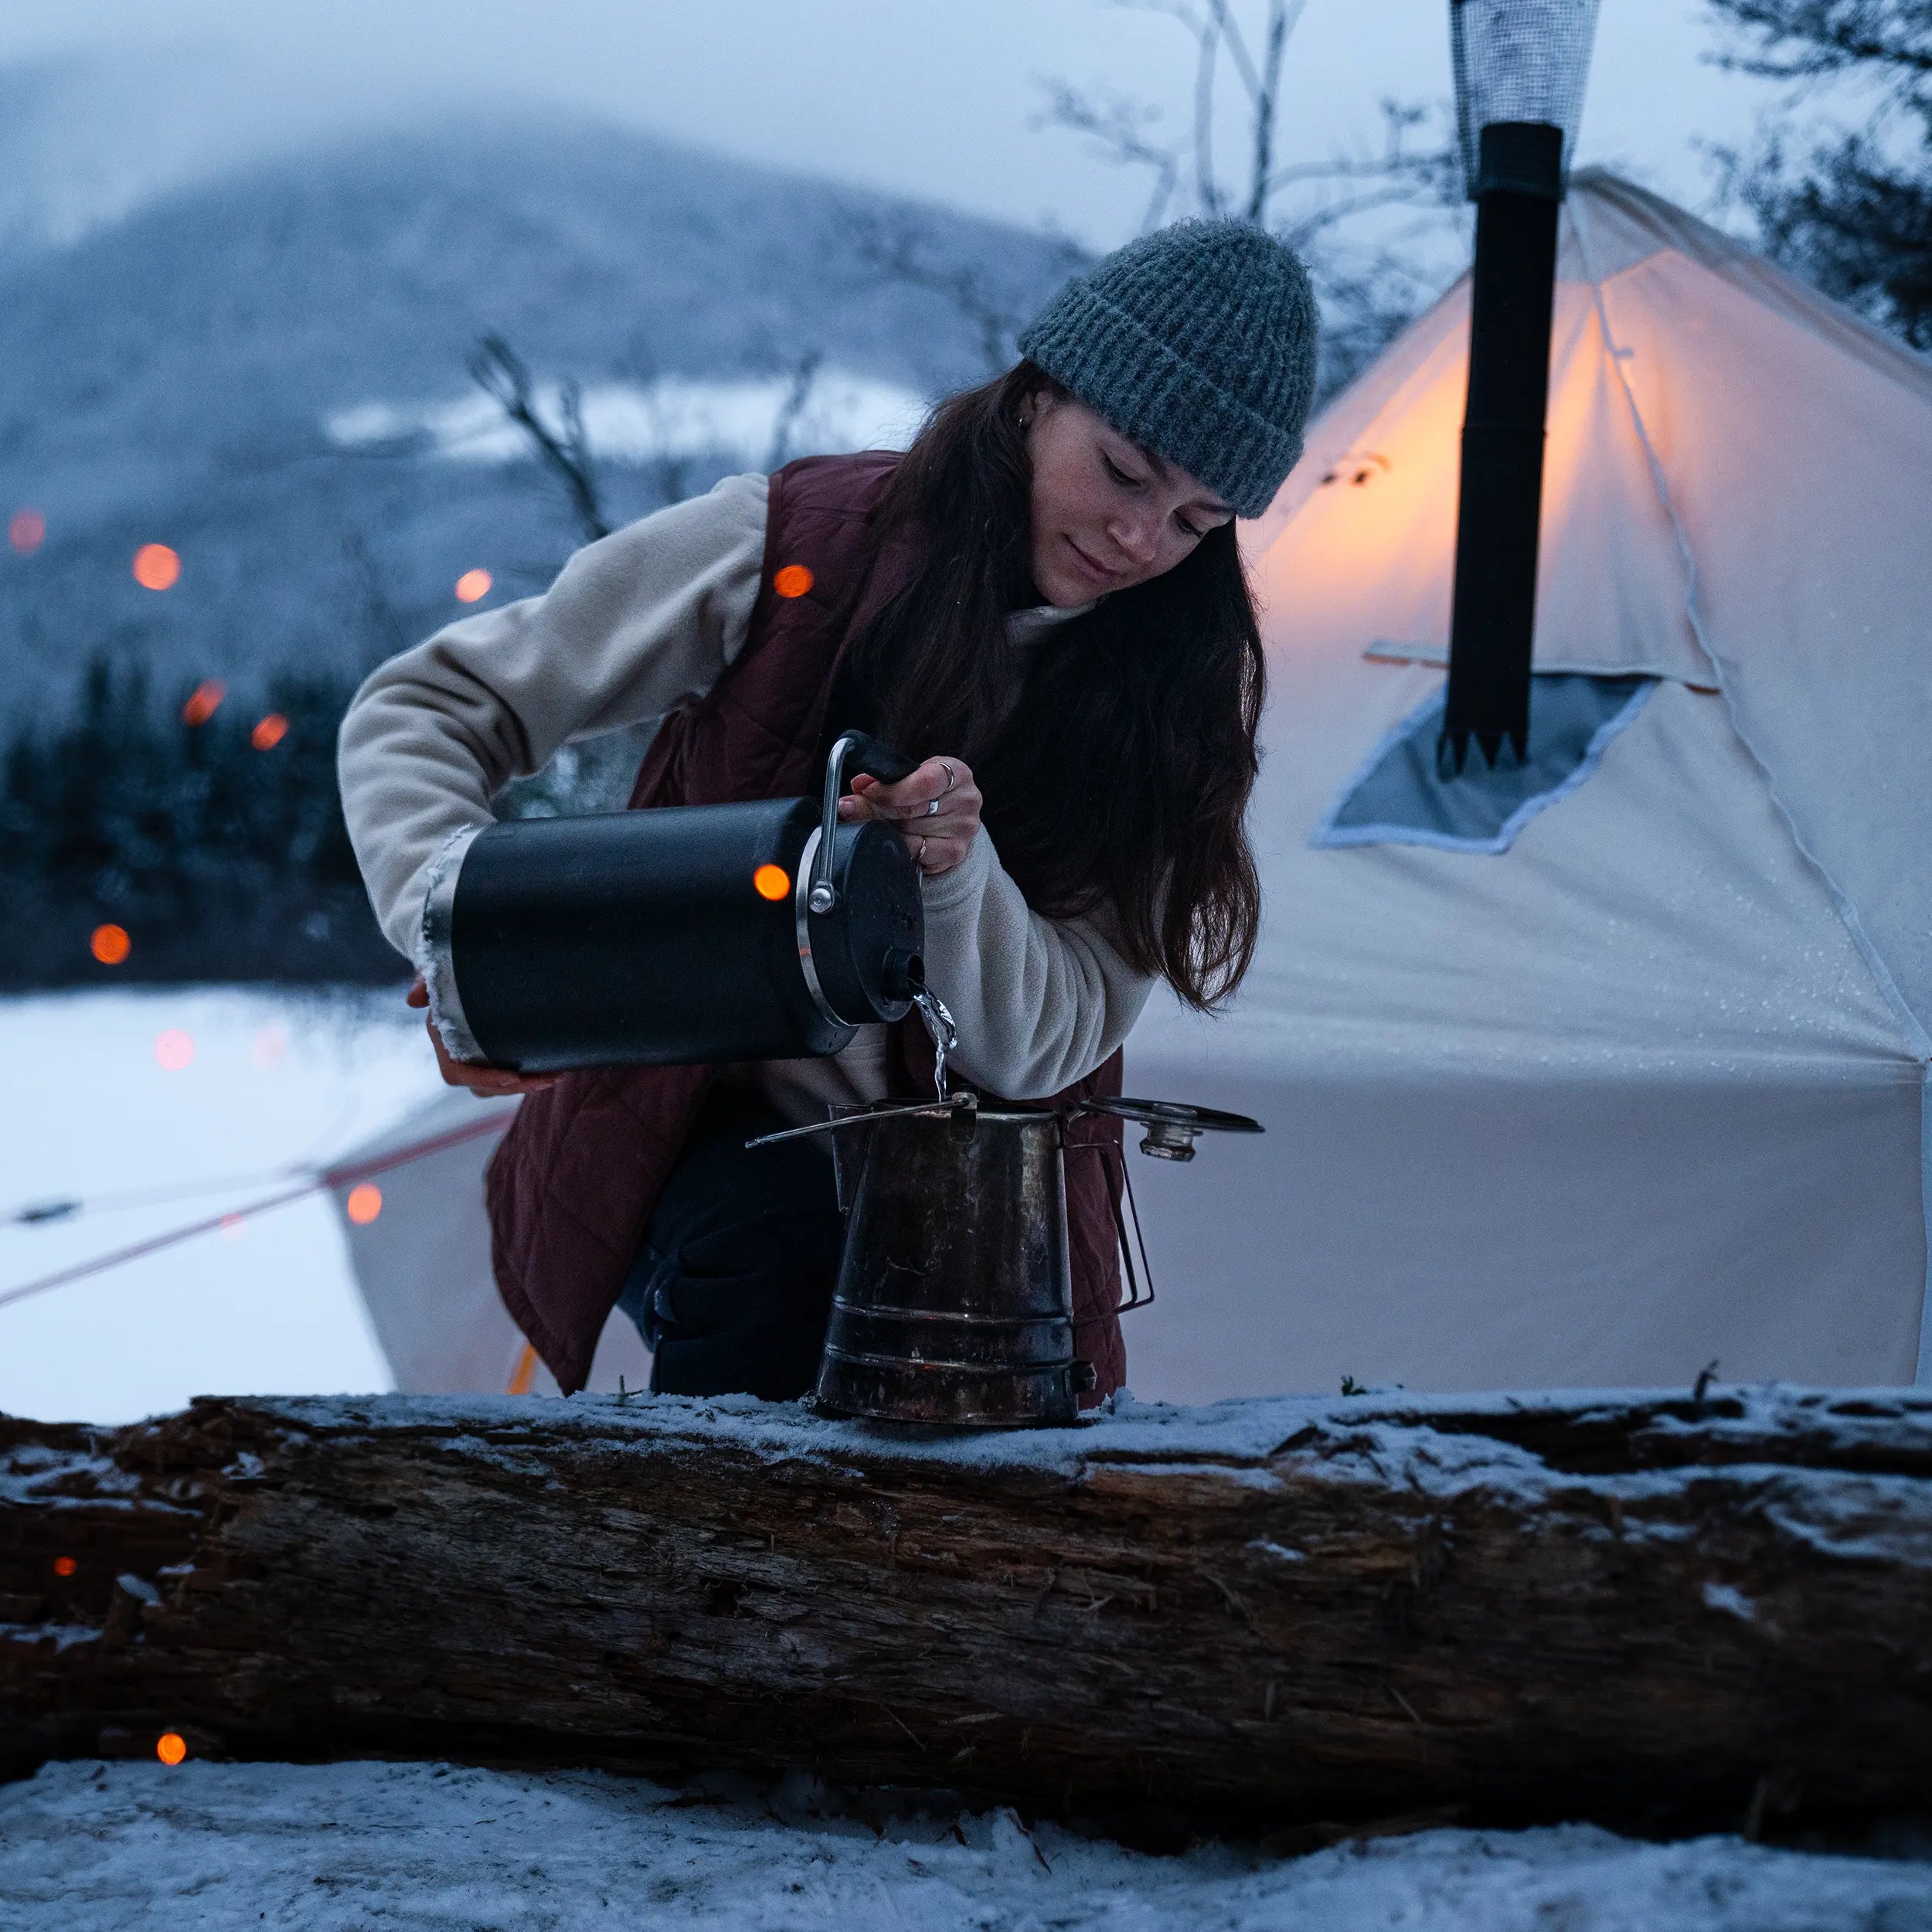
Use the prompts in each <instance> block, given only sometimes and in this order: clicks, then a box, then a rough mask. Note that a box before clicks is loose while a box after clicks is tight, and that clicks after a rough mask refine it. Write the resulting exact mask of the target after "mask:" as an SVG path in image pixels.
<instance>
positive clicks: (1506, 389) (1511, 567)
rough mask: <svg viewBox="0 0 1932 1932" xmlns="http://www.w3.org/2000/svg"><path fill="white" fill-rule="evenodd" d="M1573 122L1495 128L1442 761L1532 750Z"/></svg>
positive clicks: (1485, 138)
mask: <svg viewBox="0 0 1932 1932" xmlns="http://www.w3.org/2000/svg"><path fill="white" fill-rule="evenodd" d="M1562 199H1563V130H1562V129H1561V128H1554V127H1551V126H1549V125H1548V124H1546V123H1544V122H1542V121H1500V122H1496V123H1493V124H1492V125H1490V126H1488V127H1486V128H1484V129H1483V130H1482V133H1481V146H1480V148H1479V150H1478V172H1477V181H1476V264H1475V275H1474V277H1473V278H1472V286H1471V299H1470V318H1469V400H1468V406H1467V409H1466V410H1465V412H1464V418H1463V426H1462V479H1461V495H1460V499H1459V504H1458V523H1457V529H1456V577H1455V591H1454V599H1453V601H1452V604H1451V612H1450V621H1449V689H1448V692H1447V699H1446V701H1445V703H1444V710H1443V720H1442V736H1441V738H1440V741H1439V743H1438V744H1437V752H1436V760H1437V769H1438V770H1440V772H1441V773H1442V774H1443V775H1444V777H1449V776H1451V775H1453V774H1456V773H1458V772H1460V771H1461V770H1462V769H1463V767H1464V763H1465V761H1466V760H1467V759H1468V755H1469V741H1470V740H1471V738H1473V739H1474V740H1475V742H1476V743H1477V745H1478V747H1480V748H1481V752H1482V755H1483V757H1485V759H1486V760H1488V763H1489V764H1490V765H1491V766H1492V767H1494V766H1495V764H1497V763H1498V760H1500V759H1502V757H1505V755H1506V754H1505V750H1504V747H1505V746H1508V747H1509V748H1510V750H1512V751H1513V753H1514V754H1515V760H1516V761H1517V762H1518V763H1521V762H1522V760H1524V759H1525V758H1526V757H1527V756H1528V755H1529V662H1530V647H1531V643H1532V639H1533V637H1534V634H1535V631H1536V536H1537V525H1538V522H1539V517H1540V515H1541V512H1542V507H1543V419H1544V412H1545V410H1546V406H1547V404H1548V401H1549V324H1550V310H1551V306H1552V304H1553V301H1554V298H1555V293H1556V210H1557V207H1558V206H1559V204H1560V202H1561V201H1562Z"/></svg>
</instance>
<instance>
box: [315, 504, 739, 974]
mask: <svg viewBox="0 0 1932 1932" xmlns="http://www.w3.org/2000/svg"><path fill="white" fill-rule="evenodd" d="M766 502H767V483H766V479H765V478H764V477H762V476H734V477H729V478H726V480H725V481H723V482H722V483H720V484H719V485H718V487H717V488H716V489H714V490H713V491H712V492H711V493H710V495H708V496H701V497H695V498H692V500H691V501H690V502H687V503H678V504H674V505H672V506H671V508H669V509H664V510H660V511H658V512H657V513H656V514H655V515H652V516H647V517H645V518H643V519H641V521H639V522H635V523H633V524H631V525H629V526H627V527H626V528H625V529H621V530H619V531H617V532H616V533H615V534H614V535H613V536H607V537H606V538H604V540H603V541H602V542H601V543H593V544H591V545H590V546H588V547H587V548H586V549H581V550H580V551H578V552H577V555H576V556H573V557H572V558H571V560H570V562H569V563H566V565H565V566H563V570H562V572H561V573H560V575H559V576H558V577H557V580H556V582H555V583H553V584H552V585H551V587H550V588H549V590H547V591H546V592H545V593H544V594H543V596H541V597H526V598H525V599H524V600H522V602H521V603H517V604H505V605H504V606H502V608H501V609H498V610H495V611H485V612H483V613H481V614H480V615H478V616H476V617H466V618H464V619H463V620H462V621H461V622H460V623H457V624H451V625H450V626H449V627H448V628H447V629H446V630H444V631H438V632H437V634H436V635H435V636H434V637H433V638H430V640H429V641H428V642H427V643H426V644H420V645H417V647H416V648H415V649H414V650H413V651H404V652H403V654H402V655H401V656H400V657H397V658H391V659H390V660H389V662H388V663H387V664H386V665H383V667H382V668H380V669H379V670H378V671H377V672H375V673H374V674H373V675H372V676H371V677H370V678H369V680H368V681H367V682H366V683H365V684H364V685H363V686H362V689H361V690H359V692H357V693H356V694H355V701H354V702H352V704H351V705H350V706H349V715H348V716H346V717H345V719H343V720H342V734H341V736H340V738H339V740H338V745H337V771H338V777H339V778H340V781H341V784H342V812H343V816H344V817H345V819H346V820H347V821H348V825H349V838H350V841H351V842H352V844H353V845H354V846H355V857H356V860H357V862H358V863H359V865H360V866H362V877H363V879H365V881H366V883H367V884H368V886H369V900H370V902H371V903H372V905H373V906H375V908H376V918H377V920H379V922H380V923H381V925H382V928H383V932H384V933H385V934H387V936H388V937H389V943H390V944H392V945H393V946H395V947H396V948H397V949H398V950H399V951H402V952H403V953H405V954H407V953H409V952H410V951H411V949H412V947H413V944H414V942H415V937H416V930H417V923H418V921H419V920H420V917H421V914H422V909H423V893H424V892H425V891H426V890H427V873H428V870H429V866H430V861H431V860H432V859H434V857H435V855H436V854H437V851H438V850H439V849H440V847H441V846H442V845H444V842H446V841H447V839H448V838H450V837H451V835H452V834H454V833H455V832H461V831H464V830H467V829H469V828H472V827H477V826H481V825H488V823H489V822H490V800H491V799H492V798H493V797H494V796H495V794H497V793H498V791H501V790H502V788H503V787H504V786H505V784H508V783H509V781H510V780H511V779H512V778H513V777H520V776H522V775H525V774H528V773H530V772H532V771H536V770H541V769H542V767H543V766H544V764H546V763H547V762H548V761H549V758H550V757H551V755H552V754H553V753H554V752H555V751H556V749H557V748H558V747H559V746H560V745H562V744H563V743H566V742H567V741H568V740H570V739H572V738H579V737H588V736H592V735H594V734H595V733H598V732H603V731H611V730H616V729H617V727H618V726H622V725H628V724H637V723H642V722H643V721H644V720H645V719H649V718H655V717H658V716H662V714H663V713H665V712H667V711H671V710H674V709H676V708H677V706H679V705H681V704H684V703H686V702H689V700H691V699H693V698H696V697H699V696H702V695H703V693H704V692H706V691H708V690H709V689H710V688H711V686H712V685H713V683H714V682H716V679H718V677H719V674H720V673H721V672H723V670H724V668H725V667H726V665H729V664H730V663H731V662H732V661H733V658H736V656H737V655H738V653H739V651H740V650H741V649H742V648H743V645H744V641H745V635H746V632H747V628H748V627H749V625H750V621H751V609H752V606H753V604H754V603H755V602H756V601H757V595H758V580H759V577H760V573H761V571H762V570H763V568H764V540H765V506H766Z"/></svg>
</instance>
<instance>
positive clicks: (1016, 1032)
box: [923, 830, 1154, 1100]
mask: <svg viewBox="0 0 1932 1932" xmlns="http://www.w3.org/2000/svg"><path fill="white" fill-rule="evenodd" d="M923 893H924V899H925V908H926V953H925V960H926V979H927V984H928V985H930V986H931V988H933V990H934V992H936V993H937V994H938V995H939V996H940V998H941V999H943V1000H944V1002H946V1004H947V1007H948V1008H950V1009H951V1012H952V1015H953V1018H954V1019H955V1020H956V1021H957V1022H958V1025H959V1049H958V1051H957V1053H955V1054H954V1056H953V1064H954V1066H956V1067H957V1069H958V1070H959V1072H960V1073H961V1075H962V1076H963V1077H964V1078H965V1079H966V1080H968V1082H969V1083H972V1084H975V1085H979V1086H984V1087H986V1088H987V1089H988V1091H990V1092H992V1093H995V1094H1004V1095H1005V1097H1006V1098H1007V1099H1009V1100H1043V1099H1045V1098H1046V1097H1047V1096H1048V1095H1049V1094H1057V1093H1058V1092H1059V1091H1060V1090H1061V1088H1063V1087H1070V1086H1071V1085H1072V1084H1073V1082H1074V1081H1076V1080H1083V1079H1084V1078H1085V1077H1087V1075H1088V1074H1089V1073H1092V1072H1093V1070H1094V1068H1095V1067H1097V1066H1099V1065H1100V1063H1101V1061H1103V1060H1105V1059H1106V1058H1107V1056H1108V1055H1109V1054H1110V1053H1112V1052H1113V1050H1114V1048H1115V1047H1117V1046H1119V1045H1120V1044H1121V1042H1122V1041H1123V1040H1124V1039H1126V1038H1127V1036H1128V1032H1129V1030H1130V1029H1131V1028H1132V1026H1133V1024H1134V1021H1135V1020H1137V1019H1139V1018H1140V1015H1141V1008H1142V1007H1143V1006H1145V1005H1146V1004H1147V998H1148V994H1149V993H1150V992H1152V990H1153V987H1154V981H1152V980H1151V979H1150V978H1147V977H1146V976H1145V975H1143V974H1141V973H1140V972H1139V971H1137V970H1136V969H1135V968H1134V967H1132V966H1130V965H1129V964H1128V962H1127V961H1125V960H1124V959H1123V958H1122V957H1121V955H1120V954H1119V953H1118V952H1117V951H1115V949H1114V946H1113V944H1112V943H1111V940H1109V939H1108V938H1107V935H1106V933H1105V931H1104V928H1103V926H1102V924H1101V923H1100V922H1099V921H1097V920H1090V919H1047V918H1045V917H1042V915H1041V914H1039V913H1036V912H1035V911H1034V910H1032V908H1031V907H1030V906H1029V905H1028V904H1027V903H1026V900H1025V899H1024V898H1022V896H1021V894H1020V889H1019V886H1017V885H1016V884H1015V883H1014V882H1013V879H1012V876H1011V875H1010V874H1009V872H1007V871H1006V869H1005V867H1004V866H1002V865H1001V864H1000V862H999V855H998V853H997V852H995V851H994V849H993V842H992V838H991V836H990V835H988V833H987V832H985V831H983V830H982V831H981V833H980V834H979V836H978V838H975V840H974V841H973V842H972V844H971V846H970V847H968V849H967V853H966V856H965V857H964V859H961V861H960V862H959V863H958V864H957V866H954V868H953V869H952V870H951V872H941V873H940V874H939V875H938V876H937V877H936V878H930V879H927V880H926V881H925V883H924V886H923Z"/></svg>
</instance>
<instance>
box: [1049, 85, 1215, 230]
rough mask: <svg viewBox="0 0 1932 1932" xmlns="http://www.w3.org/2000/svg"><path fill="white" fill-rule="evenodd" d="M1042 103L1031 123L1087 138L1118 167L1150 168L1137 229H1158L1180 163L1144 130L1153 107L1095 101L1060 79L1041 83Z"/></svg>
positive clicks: (1153, 117)
mask: <svg viewBox="0 0 1932 1932" xmlns="http://www.w3.org/2000/svg"><path fill="white" fill-rule="evenodd" d="M1042 84H1043V86H1044V87H1045V88H1046V94H1047V104H1046V107H1045V108H1044V109H1043V110H1042V111H1041V112H1040V113H1039V114H1036V115H1035V117H1034V125H1035V126H1036V127H1046V126H1050V127H1056V128H1066V129H1068V130H1069V131H1071V132H1073V133H1074V134H1086V135H1088V136H1090V138H1092V139H1093V140H1094V141H1095V142H1097V144H1098V145H1099V146H1100V150H1101V151H1102V152H1103V153H1104V154H1105V155H1107V158H1108V159H1110V160H1111V161H1114V162H1119V163H1121V164H1122V165H1125V166H1128V167H1134V168H1149V169H1151V171H1152V172H1153V175H1154V191H1153V194H1152V196H1151V198H1150V199H1149V200H1148V205H1147V210H1146V213H1145V214H1144V215H1143V216H1141V228H1140V232H1141V233H1142V234H1145V233H1147V231H1148V230H1149V229H1151V228H1158V226H1160V225H1161V220H1162V216H1165V214H1166V213H1167V210H1168V204H1169V203H1170V202H1172V200H1173V199H1174V193H1175V189H1178V188H1179V186H1180V185H1181V165H1180V162H1179V159H1178V158H1177V157H1176V155H1175V153H1174V151H1173V150H1172V148H1158V147H1156V146H1155V144H1154V143H1153V142H1152V141H1151V140H1149V139H1148V137H1147V134H1146V133H1145V130H1146V129H1147V128H1148V127H1150V126H1151V124H1153V123H1155V122H1156V121H1158V120H1159V119H1160V118H1161V111H1160V109H1159V108H1158V107H1150V106H1148V104H1147V103H1146V102H1145V101H1135V100H1121V99H1118V98H1110V99H1107V100H1094V99H1092V98H1091V97H1089V96H1087V95H1085V94H1080V93H1077V91H1076V90H1074V89H1073V88H1072V87H1069V86H1068V85H1067V83H1066V82H1065V81H1064V80H1048V81H1046V82H1044V83H1042Z"/></svg>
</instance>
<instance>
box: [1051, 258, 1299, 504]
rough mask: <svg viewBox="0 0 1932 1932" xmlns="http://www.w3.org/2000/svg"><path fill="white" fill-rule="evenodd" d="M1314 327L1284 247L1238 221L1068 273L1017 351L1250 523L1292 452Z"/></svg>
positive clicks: (1295, 451)
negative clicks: (1085, 271) (1069, 276)
mask: <svg viewBox="0 0 1932 1932" xmlns="http://www.w3.org/2000/svg"><path fill="white" fill-rule="evenodd" d="M1318 328H1319V315H1318V311H1317V309H1316V307H1315V290H1314V288H1313V287H1311V285H1310V283H1309V281H1308V270H1306V269H1305V268H1304V267H1302V265H1301V258H1300V257H1298V255H1296V253H1294V250H1292V249H1291V248H1287V247H1284V246H1283V244H1282V243H1280V242H1278V241H1277V240H1274V237H1273V236H1270V235H1267V234H1264V233H1263V232H1262V230H1260V229H1258V228H1256V227H1253V226H1250V224H1249V223H1246V222H1238V221H1183V222H1176V223H1175V224H1174V225H1173V226H1172V227H1169V228H1162V229H1157V230H1155V232H1154V233H1152V234H1151V235H1143V236H1141V237H1140V239H1139V240H1138V241H1131V242H1129V243H1128V244H1127V246H1126V247H1124V248H1121V249H1117V250H1115V251H1114V253H1112V254H1111V255H1109V256H1108V257H1107V258H1106V259H1105V260H1104V261H1102V262H1101V263H1100V264H1099V265H1098V266H1097V267H1095V268H1094V270H1092V271H1091V272H1090V274H1085V275H1081V276H1077V277H1075V278H1074V279H1073V281H1070V282H1069V283H1068V284H1066V287H1064V288H1063V289H1062V290H1061V291H1060V293H1059V294H1057V295H1056V296H1054V297H1053V299H1052V301H1049V302H1048V304H1046V307H1045V308H1043V309H1042V310H1041V311H1040V312H1039V315H1036V316H1035V317H1034V318H1033V320H1032V321H1031V322H1030V323H1029V325H1027V328H1026V332H1024V333H1023V334H1022V335H1021V337H1020V338H1019V351H1020V353H1021V354H1022V355H1024V356H1026V357H1027V358H1028V359H1029V360H1030V361H1032V362H1037V363H1038V364H1039V366H1040V367H1041V368H1042V369H1044V370H1046V372H1047V374H1048V375H1049V376H1052V377H1053V379H1054V380H1055V381H1056V382H1058V383H1063V384H1065V386H1066V388H1067V389H1070V391H1071V392H1072V393H1073V395H1074V396H1077V398H1078V399H1079V400H1080V401H1081V402H1083V403H1086V404H1087V406H1088V407H1089V408H1090V409H1092V410H1097V411H1098V412H1099V413H1100V414H1101V415H1102V416H1104V417H1106V418H1107V420H1108V421H1109V422H1110V423H1112V424H1113V425H1114V427H1115V428H1116V429H1117V430H1119V431H1120V432H1121V434H1122V435H1123V436H1128V437H1132V438H1133V440H1134V441H1135V442H1137V443H1139V444H1143V445H1144V446H1145V447H1147V448H1148V449H1150V450H1151V451H1154V453H1155V454H1156V455H1157V456H1163V457H1166V459H1167V460H1168V462H1170V463H1176V464H1179V465H1180V467H1181V468H1182V469H1184V470H1185V471H1187V472H1188V473H1189V475H1191V476H1192V477H1194V478H1196V479H1197V481H1200V482H1202V483H1205V484H1206V485H1207V486H1208V488H1209V489H1211V490H1213V491H1215V492H1217V493H1218V494H1219V495H1222V496H1223V497H1225V498H1226V499H1227V500H1228V502H1230V503H1231V504H1233V506H1234V509H1235V511H1236V514H1237V515H1241V516H1247V517H1255V516H1259V515H1260V514H1261V512H1263V511H1264V510H1265V509H1267V507H1268V505H1269V504H1270V502H1272V501H1273V500H1274V493H1275V492H1276V491H1277V490H1278V489H1279V488H1281V484H1282V481H1283V479H1284V478H1285V477H1286V476H1287V473H1288V472H1289V471H1290V470H1291V469H1293V468H1294V463H1295V459H1296V457H1298V456H1299V455H1300V454H1301V431H1302V429H1303V427H1304V424H1305V423H1307V421H1308V405H1309V403H1310V401H1311V399H1312V397H1313V396H1314V394H1315V341H1316V336H1317V333H1318Z"/></svg>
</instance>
